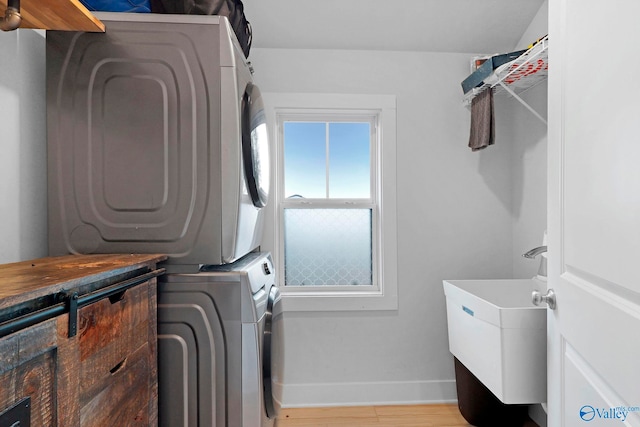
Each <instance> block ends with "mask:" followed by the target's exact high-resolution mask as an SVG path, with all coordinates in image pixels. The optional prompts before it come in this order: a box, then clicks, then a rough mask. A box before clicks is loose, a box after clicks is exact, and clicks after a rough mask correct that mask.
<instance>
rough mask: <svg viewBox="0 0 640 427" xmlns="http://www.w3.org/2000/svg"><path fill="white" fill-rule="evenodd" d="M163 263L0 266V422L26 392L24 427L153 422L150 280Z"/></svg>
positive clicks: (100, 258) (143, 259) (110, 259)
mask: <svg viewBox="0 0 640 427" xmlns="http://www.w3.org/2000/svg"><path fill="white" fill-rule="evenodd" d="M164 259H165V257H164V256H158V255H90V256H67V257H55V258H43V259H40V260H33V261H29V262H25V263H15V264H6V265H3V266H0V425H5V424H7V425H12V424H13V422H15V419H12V418H11V416H12V415H11V413H9V414H7V413H6V410H7V409H9V408H11V407H13V406H14V405H16V404H17V405H18V407H19V406H20V405H19V404H20V402H21V401H22V400H23V399H25V398H30V402H29V411H28V412H29V416H30V425H32V426H61V427H62V426H69V427H75V426H114V425H118V426H149V425H152V426H155V425H157V413H158V408H157V402H158V400H157V396H158V389H157V387H158V386H157V384H158V383H157V360H156V353H157V351H156V349H157V332H156V323H157V321H156V306H157V304H156V279H155V277H156V276H157V275H159V274H161V273H162V270H158V269H156V264H157V263H158V262H160V261H162V260H164ZM19 410H20V409H18V411H19ZM2 417H7V418H5V419H3V418H2ZM20 425H24V424H20Z"/></svg>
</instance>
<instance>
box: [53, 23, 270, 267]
mask: <svg viewBox="0 0 640 427" xmlns="http://www.w3.org/2000/svg"><path fill="white" fill-rule="evenodd" d="M95 15H96V16H97V17H98V18H99V19H100V20H101V21H102V22H103V23H104V24H105V26H106V32H105V33H85V32H69V31H48V32H47V42H46V53H47V150H48V194H49V198H48V206H49V209H48V218H49V227H48V229H49V253H50V254H51V255H62V254H67V253H80V254H89V253H163V254H167V255H168V256H169V261H168V263H169V267H171V265H173V264H175V265H178V266H182V269H183V270H182V271H189V272H196V271H198V270H199V267H200V266H201V265H206V264H225V263H231V262H233V261H235V260H237V259H239V258H241V257H242V256H243V255H245V254H247V253H249V252H251V251H252V250H254V249H256V248H257V247H258V246H259V245H260V242H261V237H262V224H263V215H264V209H263V208H264V206H265V204H266V203H267V200H268V195H269V179H270V177H269V144H268V141H267V138H268V132H267V127H266V119H265V114H264V108H263V104H262V97H261V94H260V91H259V89H258V87H257V86H256V85H255V84H254V83H253V81H252V73H251V66H250V64H249V63H248V62H247V59H246V58H245V57H244V54H243V52H242V49H241V47H240V45H239V44H238V41H237V39H236V36H235V33H234V32H233V30H232V28H231V26H230V25H229V21H228V20H227V18H226V17H224V16H194V15H163V14H136V13H108V12H96V13H95ZM177 270H178V268H177V267H176V268H175V269H174V271H177Z"/></svg>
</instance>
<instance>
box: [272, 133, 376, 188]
mask: <svg viewBox="0 0 640 427" xmlns="http://www.w3.org/2000/svg"><path fill="white" fill-rule="evenodd" d="M327 133H328V135H327ZM327 137H328V142H327ZM370 137H371V131H370V124H369V123H368V122H357V123H351V122H331V123H328V126H327V123H325V122H285V123H284V181H285V197H287V198H288V197H291V196H302V197H304V198H369V197H370V194H371V189H370V187H371V177H370V173H371V169H370V168H371V157H370V156H371V153H370V151H371V146H370ZM327 178H328V180H327ZM327 193H328V194H327Z"/></svg>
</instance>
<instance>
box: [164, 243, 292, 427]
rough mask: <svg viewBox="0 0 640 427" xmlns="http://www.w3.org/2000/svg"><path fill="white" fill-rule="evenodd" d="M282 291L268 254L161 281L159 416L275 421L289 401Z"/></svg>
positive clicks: (238, 424) (180, 421)
mask: <svg viewBox="0 0 640 427" xmlns="http://www.w3.org/2000/svg"><path fill="white" fill-rule="evenodd" d="M282 320H283V319H282V311H281V308H280V292H279V290H278V287H277V286H276V285H275V274H274V270H273V263H272V261H271V256H270V255H269V254H268V253H260V252H252V253H249V254H248V255H246V256H245V257H243V258H241V259H240V260H238V261H236V262H234V263H231V264H226V265H220V266H211V267H203V268H202V271H200V272H198V273H173V274H167V275H164V276H161V277H160V278H159V279H158V381H159V387H158V388H159V396H158V407H159V414H158V421H159V425H160V426H164V427H182V426H184V427H195V426H201V427H204V426H206V427H210V426H220V427H221V426H225V427H272V426H274V423H275V419H276V417H277V415H278V412H279V410H280V405H281V401H282V375H281V374H282V369H283V363H284V361H283V345H284V342H283V333H282V326H283V324H282Z"/></svg>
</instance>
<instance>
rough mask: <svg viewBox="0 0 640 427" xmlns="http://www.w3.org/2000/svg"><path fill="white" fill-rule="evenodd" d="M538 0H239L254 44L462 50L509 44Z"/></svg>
mask: <svg viewBox="0 0 640 427" xmlns="http://www.w3.org/2000/svg"><path fill="white" fill-rule="evenodd" d="M543 2H544V0H243V3H244V7H245V14H246V16H247V19H248V20H249V21H250V22H251V25H252V27H253V47H255V48H289V49H291V48H294V49H295V48H300V49H356V50H360V49H362V50H400V51H427V52H460V53H494V52H505V51H509V50H512V49H513V48H514V47H515V46H516V44H517V43H518V41H519V40H520V38H521V37H522V34H523V32H524V31H525V30H526V28H527V27H528V25H529V23H530V22H531V20H532V19H533V18H534V17H535V16H536V13H537V12H538V10H539V9H540V6H541V5H542V3H543ZM542 35H543V34H541V36H542Z"/></svg>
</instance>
